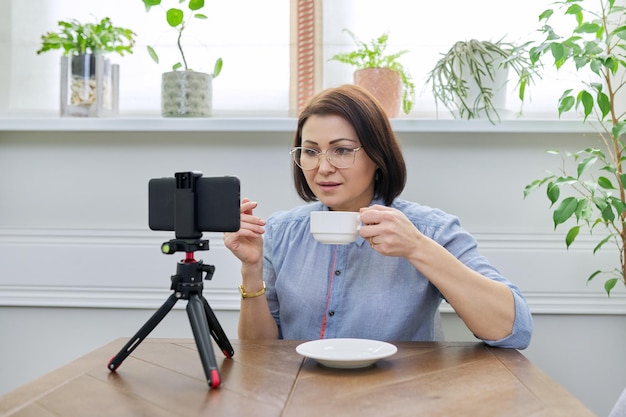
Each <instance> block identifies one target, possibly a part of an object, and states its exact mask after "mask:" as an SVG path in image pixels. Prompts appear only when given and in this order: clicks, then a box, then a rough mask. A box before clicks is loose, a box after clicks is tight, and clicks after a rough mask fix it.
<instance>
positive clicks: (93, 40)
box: [37, 17, 135, 116]
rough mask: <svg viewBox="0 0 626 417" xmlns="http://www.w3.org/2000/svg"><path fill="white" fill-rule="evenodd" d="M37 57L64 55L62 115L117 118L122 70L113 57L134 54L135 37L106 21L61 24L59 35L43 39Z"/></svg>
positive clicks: (68, 21)
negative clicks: (120, 70)
mask: <svg viewBox="0 0 626 417" xmlns="http://www.w3.org/2000/svg"><path fill="white" fill-rule="evenodd" d="M41 42H42V45H41V48H40V49H39V50H38V51H37V54H41V53H44V52H47V51H51V50H57V49H60V50H62V51H63V56H62V58H61V115H62V116H102V115H113V114H117V110H118V109H117V97H118V87H119V86H118V81H119V79H118V75H119V74H118V66H117V65H113V66H111V63H110V61H109V59H108V57H107V56H106V55H107V54H109V53H118V54H120V55H121V56H124V54H125V53H129V54H130V53H132V52H133V46H134V44H135V33H134V32H133V31H132V30H130V29H126V28H123V27H119V26H113V23H112V22H111V19H110V18H108V17H105V18H104V19H102V20H100V21H99V22H95V23H81V22H79V21H78V20H76V19H70V20H66V21H65V20H61V21H59V22H58V30H57V31H56V32H47V33H45V34H43V35H42V36H41Z"/></svg>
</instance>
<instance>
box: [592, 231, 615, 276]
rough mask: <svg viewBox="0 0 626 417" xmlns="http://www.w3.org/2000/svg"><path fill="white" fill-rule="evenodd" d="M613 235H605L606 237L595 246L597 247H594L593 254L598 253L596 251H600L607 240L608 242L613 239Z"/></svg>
mask: <svg viewBox="0 0 626 417" xmlns="http://www.w3.org/2000/svg"><path fill="white" fill-rule="evenodd" d="M612 237H613V235H608V236H607V237H605V238H604V239H602V240H601V241H600V243H598V244H597V245H596V246H595V248H593V254H594V255H595V254H596V252H597V251H599V250H600V248H602V246H604V244H605V243H606V242H608V241H609V240H611V238H612ZM597 272H600V271H597Z"/></svg>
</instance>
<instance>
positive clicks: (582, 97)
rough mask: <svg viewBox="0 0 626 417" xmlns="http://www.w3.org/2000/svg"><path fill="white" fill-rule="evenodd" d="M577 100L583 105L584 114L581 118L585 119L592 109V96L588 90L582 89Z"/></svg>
mask: <svg viewBox="0 0 626 417" xmlns="http://www.w3.org/2000/svg"><path fill="white" fill-rule="evenodd" d="M579 101H580V102H581V103H582V105H583V113H584V116H585V117H584V118H583V120H587V117H589V115H590V114H591V112H592V111H593V96H592V95H591V94H589V92H587V91H585V90H582V91H581V92H580V93H579Z"/></svg>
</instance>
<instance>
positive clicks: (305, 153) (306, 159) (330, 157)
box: [289, 146, 363, 171]
mask: <svg viewBox="0 0 626 417" xmlns="http://www.w3.org/2000/svg"><path fill="white" fill-rule="evenodd" d="M361 149H363V147H362V146H359V147H358V148H346V147H344V146H336V147H334V148H330V149H329V150H327V151H326V152H320V151H318V150H317V149H311V148H304V147H297V148H293V149H291V151H290V152H289V153H290V154H291V156H292V158H293V161H294V162H295V163H296V164H297V165H298V166H299V167H300V168H302V170H304V171H310V170H312V169H315V168H317V167H318V166H319V165H320V157H321V156H322V155H324V156H325V157H326V160H327V161H328V162H329V163H330V164H331V165H332V166H334V167H335V168H350V167H351V166H352V165H354V161H355V157H356V153H357V152H358V151H360V150H361Z"/></svg>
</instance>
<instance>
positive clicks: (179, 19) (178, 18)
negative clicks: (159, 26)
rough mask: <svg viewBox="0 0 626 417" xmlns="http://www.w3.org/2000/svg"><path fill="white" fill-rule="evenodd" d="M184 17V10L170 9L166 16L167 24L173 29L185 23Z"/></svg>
mask: <svg viewBox="0 0 626 417" xmlns="http://www.w3.org/2000/svg"><path fill="white" fill-rule="evenodd" d="M184 16H185V15H184V13H183V11H182V10H180V9H176V8H174V7H172V8H171V9H169V10H168V11H167V13H166V14H165V17H166V19H167V23H168V24H169V25H170V26H171V27H173V28H175V27H176V26H178V25H180V24H181V23H183V18H184Z"/></svg>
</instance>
